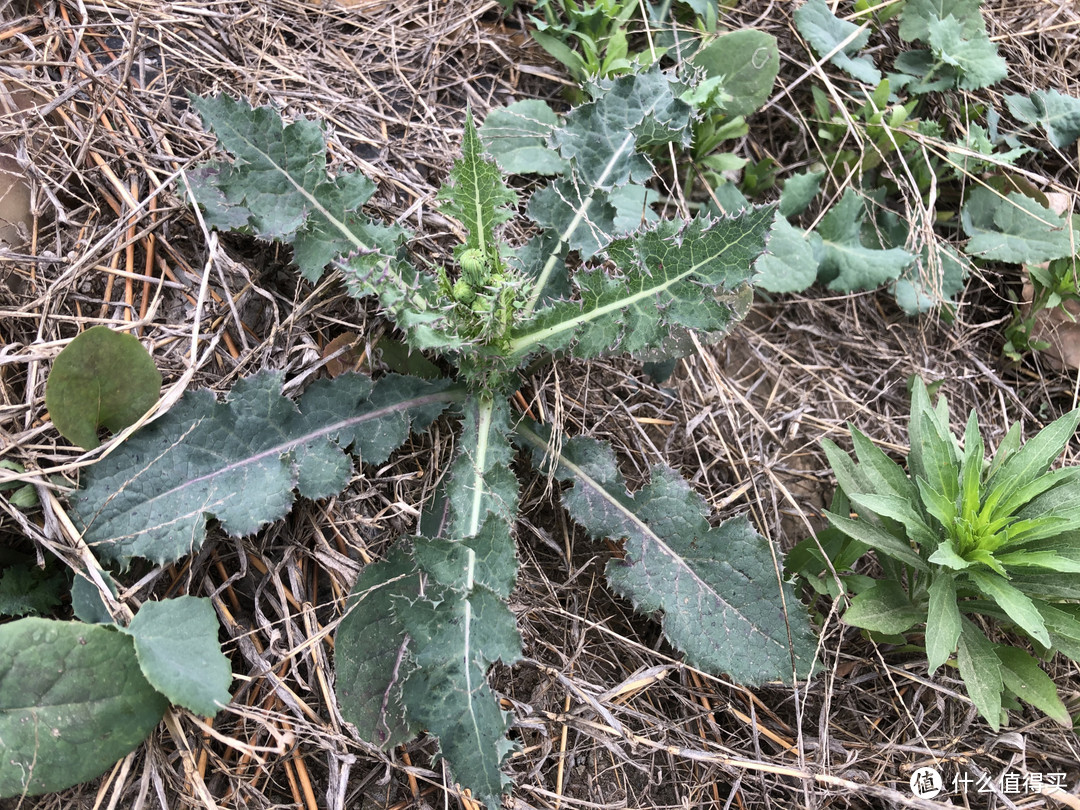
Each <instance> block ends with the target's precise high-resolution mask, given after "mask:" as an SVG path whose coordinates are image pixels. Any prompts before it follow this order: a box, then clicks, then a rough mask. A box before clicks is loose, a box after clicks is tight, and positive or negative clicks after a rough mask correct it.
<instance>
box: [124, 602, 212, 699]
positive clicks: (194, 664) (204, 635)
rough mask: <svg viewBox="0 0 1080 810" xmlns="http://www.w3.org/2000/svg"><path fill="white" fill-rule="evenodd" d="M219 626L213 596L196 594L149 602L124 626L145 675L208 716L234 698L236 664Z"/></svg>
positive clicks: (166, 693) (163, 690)
mask: <svg viewBox="0 0 1080 810" xmlns="http://www.w3.org/2000/svg"><path fill="white" fill-rule="evenodd" d="M217 631H218V621H217V616H216V615H214V608H213V607H211V605H210V600H208V599H198V598H196V597H194V596H180V597H177V598H176V599H165V600H164V601H161V602H147V603H145V604H144V605H143V606H142V607H141V608H139V612H138V613H136V614H135V618H134V619H132V620H131V624H130V625H128V627H127V630H126V632H127V633H128V634H129V635H130V636H131V637H132V638H133V639H135V652H136V654H137V655H138V658H139V666H140V667H142V671H143V675H145V676H146V679H147V680H148V681H150V683H151V684H153V685H154V687H155V688H156V689H157V690H158V691H159V692H161V693H162V694H163V695H165V696H166V697H167V698H169V700H171V701H172V702H173V703H176V704H178V705H180V706H183V707H184V708H185V709H190V710H191V711H193V712H195V713H196V714H199V715H202V716H204V717H206V716H213V715H215V714H217V713H218V710H219V709H220V708H221V706H223V705H225V704H227V703H228V702H229V700H230V699H231V697H230V695H229V685H230V684H231V683H232V668H231V667H230V666H229V659H227V658H226V657H225V656H224V655H223V654H222V652H221V646H220V645H219V644H218V640H217ZM219 704H220V705H219Z"/></svg>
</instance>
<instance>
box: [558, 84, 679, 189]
mask: <svg viewBox="0 0 1080 810" xmlns="http://www.w3.org/2000/svg"><path fill="white" fill-rule="evenodd" d="M685 89H686V88H685V87H684V86H683V85H682V84H681V83H679V82H678V81H677V80H675V79H673V78H672V77H670V76H669V75H667V74H665V73H662V72H661V71H660V70H659V69H656V68H654V69H652V70H648V71H645V72H643V73H632V74H629V75H626V76H620V77H619V78H617V79H615V80H613V81H607V80H601V81H599V82H597V83H596V85H595V86H593V87H591V88H590V90H591V92H592V94H593V96H594V100H593V101H591V102H589V103H587V104H582V105H581V106H579V107H576V108H575V109H574V110H572V111H571V112H570V113H569V114H568V115H567V116H566V120H565V123H564V125H563V127H561V128H560V129H557V130H556V131H555V132H554V133H553V134H552V138H551V143H552V145H553V146H554V147H555V148H556V149H558V150H559V153H560V154H561V155H562V157H563V158H564V159H566V160H569V161H572V164H571V165H572V169H571V171H572V173H573V176H574V178H575V180H576V181H577V183H578V184H579V186H580V187H581V188H584V189H588V190H589V192H591V191H592V190H593V189H596V188H599V189H604V190H611V189H612V188H614V187H615V186H621V185H623V184H624V183H628V182H637V183H644V182H645V181H647V180H648V179H649V178H651V177H652V173H653V169H652V164H651V163H650V162H649V160H648V158H646V157H645V156H644V155H642V154H639V153H638V149H646V148H649V147H652V146H658V145H661V144H666V143H679V144H682V145H683V146H688V145H689V137H690V131H689V123H690V115H691V108H690V106H689V105H688V104H686V103H685V102H683V101H680V100H679V98H678V95H679V94H680V93H682V92H683V91H684V90H685Z"/></svg>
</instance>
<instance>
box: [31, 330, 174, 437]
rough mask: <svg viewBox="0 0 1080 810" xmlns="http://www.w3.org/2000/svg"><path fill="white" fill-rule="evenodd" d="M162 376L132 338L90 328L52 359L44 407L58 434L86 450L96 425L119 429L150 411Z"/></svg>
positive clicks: (114, 430)
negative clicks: (47, 410)
mask: <svg viewBox="0 0 1080 810" xmlns="http://www.w3.org/2000/svg"><path fill="white" fill-rule="evenodd" d="M160 393H161V373H160V372H159V371H158V370H157V367H156V366H155V365H154V361H153V359H152V358H151V357H150V354H149V352H147V351H146V349H144V348H143V346H142V344H141V343H139V341H138V339H137V338H135V337H133V336H132V335H125V334H122V333H120V332H114V331H112V330H111V329H109V328H108V327H106V326H94V327H92V328H90V329H87V330H86V331H85V332H83V333H82V334H81V335H79V336H78V337H76V338H75V339H74V340H73V341H71V343H69V344H68V345H67V347H66V348H65V349H64V350H63V351H62V352H60V354H59V355H57V357H56V360H55V361H54V362H53V367H52V371H51V372H49V381H48V383H47V384H46V386H45V407H47V408H48V409H49V416H50V417H51V419H52V422H53V424H54V425H55V426H56V429H57V430H58V431H60V435H61V436H63V437H64V438H65V439H67V440H68V441H70V442H71V443H72V444H77V445H78V446H80V447H84V448H86V449H87V450H93V449H94V448H95V447H97V446H98V444H100V442H99V441H98V437H97V432H98V428H99V427H102V426H104V427H107V428H108V429H109V430H111V431H113V432H116V431H118V430H123V429H124V428H126V427H127V426H128V425H131V424H134V423H135V421H136V420H137V419H138V418H139V417H140V416H142V415H143V414H144V413H146V412H147V411H148V410H150V408H151V407H153V405H154V403H155V402H157V398H158V395H159V394H160Z"/></svg>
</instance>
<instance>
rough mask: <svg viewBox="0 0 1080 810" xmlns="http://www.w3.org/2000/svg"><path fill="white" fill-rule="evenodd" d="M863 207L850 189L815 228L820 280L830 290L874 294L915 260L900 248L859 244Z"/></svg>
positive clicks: (857, 196)
mask: <svg viewBox="0 0 1080 810" xmlns="http://www.w3.org/2000/svg"><path fill="white" fill-rule="evenodd" d="M865 217H866V207H865V205H864V204H863V201H862V199H861V198H860V196H859V195H858V194H857V193H856V192H855V191H854V190H853V189H851V188H848V189H846V190H845V191H844V196H843V197H842V198H841V199H840V202H838V203H837V204H836V205H834V206H833V207H832V209H831V210H830V211H829V213H828V214H826V215H825V216H824V217H823V218H822V220H821V223H820V224H819V225H818V228H817V233H818V235H819V236H820V237H821V240H822V247H821V257H820V264H819V265H818V278H819V280H821V281H823V282H825V283H827V284H828V286H829V289H830V290H842V291H844V292H852V291H855V290H873V289H876V288H877V287H880V286H881V285H882V284H884V283H885V282H887V281H891V280H893V279H895V278H896V277H898V276H899V275H900V274H901V273H902V272H903V271H904V270H905V269H906V268H907V267H908V266H909V265H910V264H911V263H912V262H913V261H914V260H915V257H914V256H912V255H911V254H910V253H908V252H907V251H905V250H902V249H901V248H890V249H889V250H880V249H876V248H871V247H866V246H864V245H863V243H862V234H861V230H862V223H863V220H864V219H865Z"/></svg>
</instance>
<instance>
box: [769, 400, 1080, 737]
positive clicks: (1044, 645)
mask: <svg viewBox="0 0 1080 810" xmlns="http://www.w3.org/2000/svg"><path fill="white" fill-rule="evenodd" d="M1078 424H1080V409H1077V410H1074V411H1072V412H1070V413H1068V414H1066V415H1065V416H1062V417H1061V418H1060V419H1058V420H1057V421H1055V422H1053V423H1052V424H1050V425H1048V426H1047V427H1046V428H1044V429H1043V430H1042V431H1041V432H1040V433H1039V434H1038V435H1036V436H1035V437H1034V438H1032V439H1030V440H1029V441H1028V442H1027V443H1023V444H1022V443H1021V437H1020V425H1019V424H1018V423H1017V424H1014V425H1012V427H1010V429H1009V431H1008V432H1007V433H1006V435H1005V437H1004V438H1003V439H1002V440H1001V443H1000V444H999V446H998V448H997V452H996V453H995V454H994V456H993V457H992V458H991V459H990V460H987V459H986V454H985V444H984V442H983V439H982V437H981V436H980V434H979V427H978V421H977V419H976V415H975V412H974V411H972V413H971V415H970V416H969V418H968V421H967V426H966V428H965V430H964V435H963V439H962V440H961V439H960V438H958V437H956V436H954V435H953V434H952V433H951V431H950V428H949V407H948V403H947V402H946V400H945V398H944V397H939V398H938V400H937V403H936V405H932V404H931V401H930V395H929V393H928V392H927V389H926V386H925V385H924V384H923V382H922V381H921V380H918V379H916V380H915V381H914V386H913V389H912V394H911V417H910V422H909V425H908V436H909V440H910V445H911V447H910V453H909V455H908V456H907V459H906V467H907V469H906V470H905V469H904V466H903V465H901V464H898V463H897V462H895V461H893V460H892V459H891V458H889V456H887V455H886V454H885V452H884V451H882V450H881V449H880V448H878V447H877V446H876V445H875V444H874V443H873V442H872V441H871V440H870V439H869V438H867V437H866V436H865V435H864V434H862V433H861V432H859V430H858V429H856V428H854V427H851V438H852V442H853V443H854V451H855V460H852V458H851V457H849V456H848V455H847V454H846V453H844V452H843V451H842V450H840V448H838V447H837V446H836V445H835V444H833V443H832V442H830V441H828V440H824V441H823V442H822V444H823V446H824V448H825V453H826V455H827V456H828V459H829V463H830V465H831V466H832V469H833V472H834V473H835V474H836V479H837V483H838V484H839V490H838V492H837V495H838V498H837V500H835V501H834V503H833V506H832V510H831V511H830V512H828V513H827V516H828V519H829V523H830V524H831V528H830V529H828V530H826V531H824V532H822V533H821V535H820V536H819V538H818V539H817V541H815V540H808V541H804V542H803V543H802V544H800V545H799V546H797V547H796V548H795V549H793V550H792V551H791V553H790V555H789V558H788V568H789V570H792V571H800V572H802V573H803V574H804V575H809V576H810V579H811V581H812V583H816V584H817V585H818V587H819V588H820V590H822V591H831V592H832V595H833V596H838V595H839V591H838V590H837V589H836V587H835V585H834V582H835V580H834V578H833V575H832V574H831V573H829V572H831V571H836V572H837V573H840V574H841V583H842V585H843V588H844V590H845V592H846V593H847V594H848V595H851V596H852V597H853V598H852V599H851V604H850V606H849V607H848V608H847V610H846V611H845V612H844V615H843V620H844V622H846V623H847V624H849V625H852V626H855V627H860V628H863V629H864V630H867V631H869V632H871V633H873V634H876V635H877V636H878V637H879V638H886V639H890V640H897V641H900V642H903V641H904V639H905V638H907V639H911V640H912V641H914V639H915V638H917V637H918V635H920V634H921V635H922V636H923V640H922V646H923V647H925V650H926V656H927V661H928V664H929V670H930V673H931V674H933V673H934V672H936V671H937V669H938V668H939V667H941V666H942V665H944V664H948V665H950V666H955V667H956V668H957V669H958V671H959V675H960V677H961V679H962V680H963V681H964V683H965V685H966V687H967V691H968V695H969V696H970V698H971V700H972V702H973V703H974V704H975V706H976V708H977V709H978V710H979V713H980V714H981V715H982V716H983V717H984V718H986V720H987V721H988V722H989V723H990V724H991V725H992V726H993V727H994V728H995V729H997V728H998V727H999V725H1000V724H1001V722H1002V717H1003V712H1002V709H1003V708H1017V704H1016V702H1015V698H1017V697H1019V698H1022V699H1023V700H1024V701H1026V702H1027V703H1030V704H1031V705H1032V706H1034V707H1036V708H1037V709H1039V710H1040V711H1042V712H1044V713H1046V714H1047V715H1049V716H1050V717H1052V718H1053V719H1055V720H1057V721H1058V722H1060V723H1062V724H1064V725H1066V726H1069V725H1071V722H1070V718H1069V713H1068V712H1067V711H1066V709H1065V706H1064V704H1063V703H1062V701H1061V699H1060V698H1059V697H1058V695H1057V691H1056V689H1055V687H1054V684H1053V682H1052V681H1051V680H1050V678H1049V677H1048V676H1047V675H1046V674H1045V673H1044V672H1043V671H1042V670H1041V669H1040V668H1039V666H1038V663H1037V661H1036V659H1035V658H1034V657H1032V656H1031V655H1029V654H1028V653H1027V652H1025V651H1024V650H1022V649H1020V648H1019V647H1016V646H1014V645H1011V644H1008V643H1004V642H1001V641H995V640H992V638H990V637H988V636H987V633H986V630H985V628H987V627H993V626H995V625H996V626H999V627H1001V628H1002V629H1005V628H1007V629H1009V630H1011V631H1013V632H1015V633H1017V634H1019V635H1020V636H1021V637H1023V638H1025V639H1027V640H1028V641H1029V642H1030V643H1031V645H1032V646H1033V647H1034V648H1035V650H1036V651H1037V652H1038V653H1039V655H1041V656H1042V657H1049V656H1050V655H1051V654H1052V653H1053V652H1055V651H1060V652H1062V653H1064V654H1065V655H1067V656H1068V657H1069V658H1071V659H1073V660H1074V661H1080V606H1078V605H1077V604H1076V600H1078V599H1080V584H1078V580H1077V573H1080V506H1078V505H1077V504H1078V503H1080V467H1063V468H1059V469H1054V470H1051V469H1050V467H1051V465H1052V464H1053V462H1054V461H1055V460H1056V459H1057V458H1058V456H1059V455H1061V453H1062V451H1063V450H1064V448H1065V446H1066V445H1067V444H1068V442H1069V441H1070V439H1072V437H1073V436H1074V434H1075V432H1076V428H1077V425H1078ZM850 510H854V514H852V512H851V511H850ZM821 550H824V551H825V553H826V555H827V557H828V561H829V562H828V565H825V558H824V557H822V556H821ZM871 550H872V551H873V552H874V554H875V556H876V557H877V560H878V563H879V564H880V566H881V570H882V576H881V577H880V578H878V579H871V578H870V577H867V576H865V575H862V574H854V573H852V566H853V565H854V563H855V562H856V561H857V560H858V559H859V558H861V557H862V556H863V555H864V554H866V553H867V552H868V551H871ZM990 635H991V636H992V637H993V638H998V639H1000V638H1001V635H1000V633H998V632H991V633H990ZM954 656H955V657H954Z"/></svg>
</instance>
